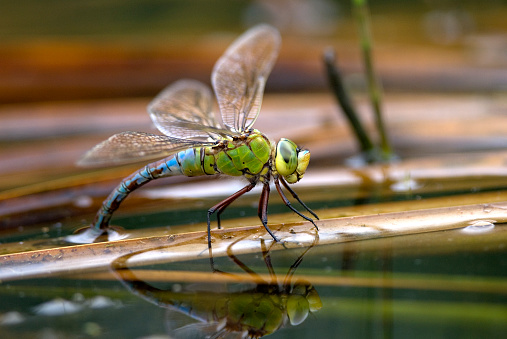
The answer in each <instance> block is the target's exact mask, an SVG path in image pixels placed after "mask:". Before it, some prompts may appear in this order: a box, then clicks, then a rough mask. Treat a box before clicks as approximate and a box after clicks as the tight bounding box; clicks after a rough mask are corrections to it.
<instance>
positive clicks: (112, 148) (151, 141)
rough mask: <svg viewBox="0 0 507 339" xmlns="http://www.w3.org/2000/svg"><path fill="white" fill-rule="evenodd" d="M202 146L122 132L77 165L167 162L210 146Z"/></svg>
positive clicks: (206, 144)
mask: <svg viewBox="0 0 507 339" xmlns="http://www.w3.org/2000/svg"><path fill="white" fill-rule="evenodd" d="M213 144H214V142H211V141H210V142H199V141H192V140H182V139H177V138H171V137H168V136H165V135H155V134H150V133H142V132H122V133H118V134H115V135H113V136H112V137H110V138H109V139H107V140H104V141H102V142H101V143H100V144H98V145H96V146H95V147H93V148H92V149H91V150H89V151H88V152H86V154H85V155H84V156H83V157H82V158H81V159H80V160H79V161H78V162H77V164H78V165H79V166H100V165H111V164H125V163H130V162H136V161H140V160H146V159H154V158H163V157H166V156H169V155H170V154H173V153H176V152H179V151H182V150H184V149H187V148H192V147H200V146H209V145H213Z"/></svg>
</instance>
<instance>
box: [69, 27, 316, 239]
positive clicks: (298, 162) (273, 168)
mask: <svg viewBox="0 0 507 339" xmlns="http://www.w3.org/2000/svg"><path fill="white" fill-rule="evenodd" d="M280 42H281V38H280V34H279V32H278V31H277V30H276V29H275V28H273V27H271V26H268V25H259V26H256V27H254V28H251V29H250V30H248V31H247V32H245V33H244V34H243V35H242V36H240V37H239V38H238V39H237V40H236V41H235V42H234V43H233V44H232V45H231V46H230V47H229V48H228V49H227V50H226V52H225V53H224V55H222V57H220V59H219V60H218V61H217V63H216V64H215V66H214V68H213V72H212V75H211V82H212V85H213V89H214V90H215V94H216V97H217V101H218V105H219V108H220V113H221V118H222V123H219V122H217V121H216V119H215V115H214V113H213V112H212V109H211V108H212V94H211V91H210V89H209V88H208V87H207V86H206V85H204V84H202V83H200V82H198V81H194V80H179V81H177V82H175V83H174V84H172V85H170V86H169V87H167V88H166V89H164V90H163V91H162V92H161V93H160V94H159V95H158V96H157V97H156V98H155V99H154V100H153V101H152V102H151V103H150V104H149V105H148V113H149V114H150V117H151V119H152V121H153V123H154V124H155V126H156V127H157V128H158V129H159V130H160V131H161V132H162V133H164V134H165V135H155V134H150V133H141V132H123V133H119V134H115V135H113V136H112V137H110V138H109V139H107V140H105V141H103V142H101V143H100V144H98V145H96V146H95V147H94V148H92V149H91V150H90V151H88V152H87V153H86V154H85V155H84V156H83V157H82V158H81V159H80V160H79V162H78V164H79V165H84V166H93V165H104V164H119V163H127V162H132V161H138V160H143V159H152V158H162V157H166V158H164V159H162V160H159V161H156V162H153V163H150V164H148V165H146V166H145V167H143V168H142V169H140V170H138V171H136V172H134V173H132V174H131V175H129V176H128V177H126V178H125V179H123V181H122V182H121V183H120V184H119V185H118V186H117V187H116V188H115V189H114V190H113V192H112V193H111V194H110V195H109V196H108V197H107V198H106V200H104V202H103V204H102V207H101V208H100V210H99V211H98V212H97V214H96V216H95V220H94V222H93V225H92V226H90V231H91V232H92V233H93V234H94V235H95V236H98V235H100V234H103V233H108V231H109V230H110V228H111V226H110V225H109V221H110V219H111V216H112V214H113V212H114V211H115V210H116V209H117V208H118V207H119V205H120V203H121V202H122V201H123V200H124V199H125V198H126V197H127V196H128V194H129V193H130V192H132V191H133V190H135V189H137V188H139V187H140V186H142V185H144V184H146V183H147V182H149V181H151V180H153V179H157V178H163V177H169V176H173V175H186V176H198V175H213V174H226V175H231V176H243V177H245V178H246V179H247V180H248V181H249V183H248V185H246V186H245V187H243V188H242V189H240V190H239V191H237V192H236V193H234V194H233V195H231V196H230V197H228V198H227V199H225V200H223V201H222V202H220V203H218V204H216V205H215V206H213V207H211V208H210V209H209V210H208V216H207V223H208V247H209V248H211V226H210V225H211V220H210V218H211V215H213V214H214V213H215V212H216V213H217V222H218V228H220V214H221V213H222V212H223V211H224V210H225V208H226V207H227V206H229V205H230V204H231V203H232V202H233V201H234V200H236V199H237V198H239V197H240V196H241V195H243V194H245V193H246V192H249V191H250V190H252V189H253V188H254V187H255V186H256V184H257V183H259V182H260V183H262V185H263V189H262V193H261V198H260V202H259V208H258V215H259V218H260V220H261V222H262V224H263V226H264V227H265V229H266V230H267V231H268V233H269V234H270V235H271V236H272V237H273V239H274V240H275V241H279V239H278V238H277V237H276V236H275V235H274V234H273V232H272V231H271V230H270V229H269V227H268V217H267V206H268V199H269V192H270V180H271V179H273V181H274V184H275V187H276V190H277V191H278V193H279V194H280V196H281V198H282V200H283V202H284V203H285V205H286V206H287V207H289V208H290V209H291V210H292V211H294V212H295V213H297V214H298V215H300V216H301V217H302V218H304V219H306V220H308V221H310V222H312V223H313V225H314V226H315V228H317V225H316V224H315V222H314V221H313V219H312V218H309V217H307V216H305V215H304V214H302V213H300V212H299V211H297V210H296V209H295V208H294V207H293V206H292V205H291V204H290V202H289V200H288V199H287V197H286V196H285V194H284V192H283V190H282V187H281V186H280V183H281V184H282V186H283V187H285V189H287V190H288V191H289V192H290V193H291V195H292V196H293V197H294V198H295V199H296V200H297V201H298V202H299V203H300V204H301V205H302V206H303V207H304V208H305V209H306V210H307V211H308V212H310V213H311V214H312V215H313V216H314V217H315V218H316V219H318V217H317V215H316V214H315V213H314V212H313V211H312V210H311V209H310V208H308V207H307V206H306V205H305V204H304V203H303V202H302V201H301V200H300V199H299V197H298V196H297V194H296V193H295V192H294V191H293V190H292V189H291V188H290V187H289V185H288V184H287V183H291V184H292V183H295V182H297V181H299V180H300V179H301V178H302V177H303V175H304V173H305V171H306V168H307V166H308V163H309V161H310V152H309V151H308V150H303V149H300V148H299V147H298V146H297V145H296V144H295V143H294V142H292V141H290V140H288V139H280V141H278V142H276V143H275V142H273V141H271V140H270V139H268V137H267V136H265V135H264V134H262V133H261V132H259V131H258V130H256V129H253V124H254V122H255V120H256V119H257V117H258V115H259V112H260V108H261V103H262V96H263V92H264V85H265V83H266V79H267V77H268V75H269V73H270V72H271V69H272V68H273V65H274V63H275V60H276V58H277V56H278V51H279V48H280ZM317 230H318V228H317Z"/></svg>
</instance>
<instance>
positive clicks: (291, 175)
mask: <svg viewBox="0 0 507 339" xmlns="http://www.w3.org/2000/svg"><path fill="white" fill-rule="evenodd" d="M309 162H310V151H308V150H302V149H300V148H299V147H297V145H296V144H295V143H294V142H292V141H290V140H289V139H285V138H282V139H280V141H278V143H277V144H276V154H275V167H276V171H277V172H278V173H279V174H280V175H281V176H283V177H284V178H285V180H287V182H288V183H289V184H293V183H295V182H298V181H299V180H300V179H301V178H302V177H303V175H304V174H305V171H306V168H307V167H308V163H309Z"/></svg>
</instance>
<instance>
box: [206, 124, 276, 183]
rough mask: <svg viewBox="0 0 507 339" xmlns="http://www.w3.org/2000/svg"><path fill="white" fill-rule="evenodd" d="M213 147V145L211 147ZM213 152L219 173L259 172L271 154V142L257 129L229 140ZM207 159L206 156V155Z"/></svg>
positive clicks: (243, 173) (235, 174) (238, 174)
mask: <svg viewBox="0 0 507 339" xmlns="http://www.w3.org/2000/svg"><path fill="white" fill-rule="evenodd" d="M210 148H211V149H213V147H210ZM210 153H214V154H212V156H213V158H214V160H215V165H216V167H215V168H216V170H217V172H219V173H223V174H227V175H233V176H240V175H247V176H249V175H257V174H259V173H260V172H261V171H262V169H263V168H264V167H265V165H266V164H267V163H268V160H269V158H270V155H271V142H270V141H269V139H268V138H267V137H266V136H265V135H263V134H262V133H260V132H259V131H257V130H253V131H252V132H251V133H249V134H245V135H243V136H240V137H237V138H234V139H231V140H227V141H226V142H225V143H224V145H223V147H222V148H221V149H220V150H219V151H218V152H217V151H216V149H215V151H214V152H210ZM205 160H206V156H205Z"/></svg>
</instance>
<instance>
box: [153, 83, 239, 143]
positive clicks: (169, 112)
mask: <svg viewBox="0 0 507 339" xmlns="http://www.w3.org/2000/svg"><path fill="white" fill-rule="evenodd" d="M212 106H213V99H212V95H211V91H210V89H209V88H208V86H206V85H204V84H203V83H201V82H199V81H196V80H187V79H184V80H179V81H176V82H175V83H173V84H172V85H170V86H168V87H166V88H165V89H164V90H163V91H162V92H160V94H159V95H157V97H155V99H153V101H152V102H151V103H150V104H149V105H148V113H149V114H150V117H151V120H152V121H153V122H154V123H155V126H157V128H158V129H159V130H160V131H161V132H162V133H164V134H166V135H168V136H170V137H175V138H179V139H187V140H198V141H208V140H209V139H210V138H211V139H214V140H217V139H219V138H220V135H223V134H231V133H230V132H229V131H226V130H225V129H221V128H219V127H218V126H219V125H218V124H217V123H216V121H215V117H214V115H213V112H212Z"/></svg>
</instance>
